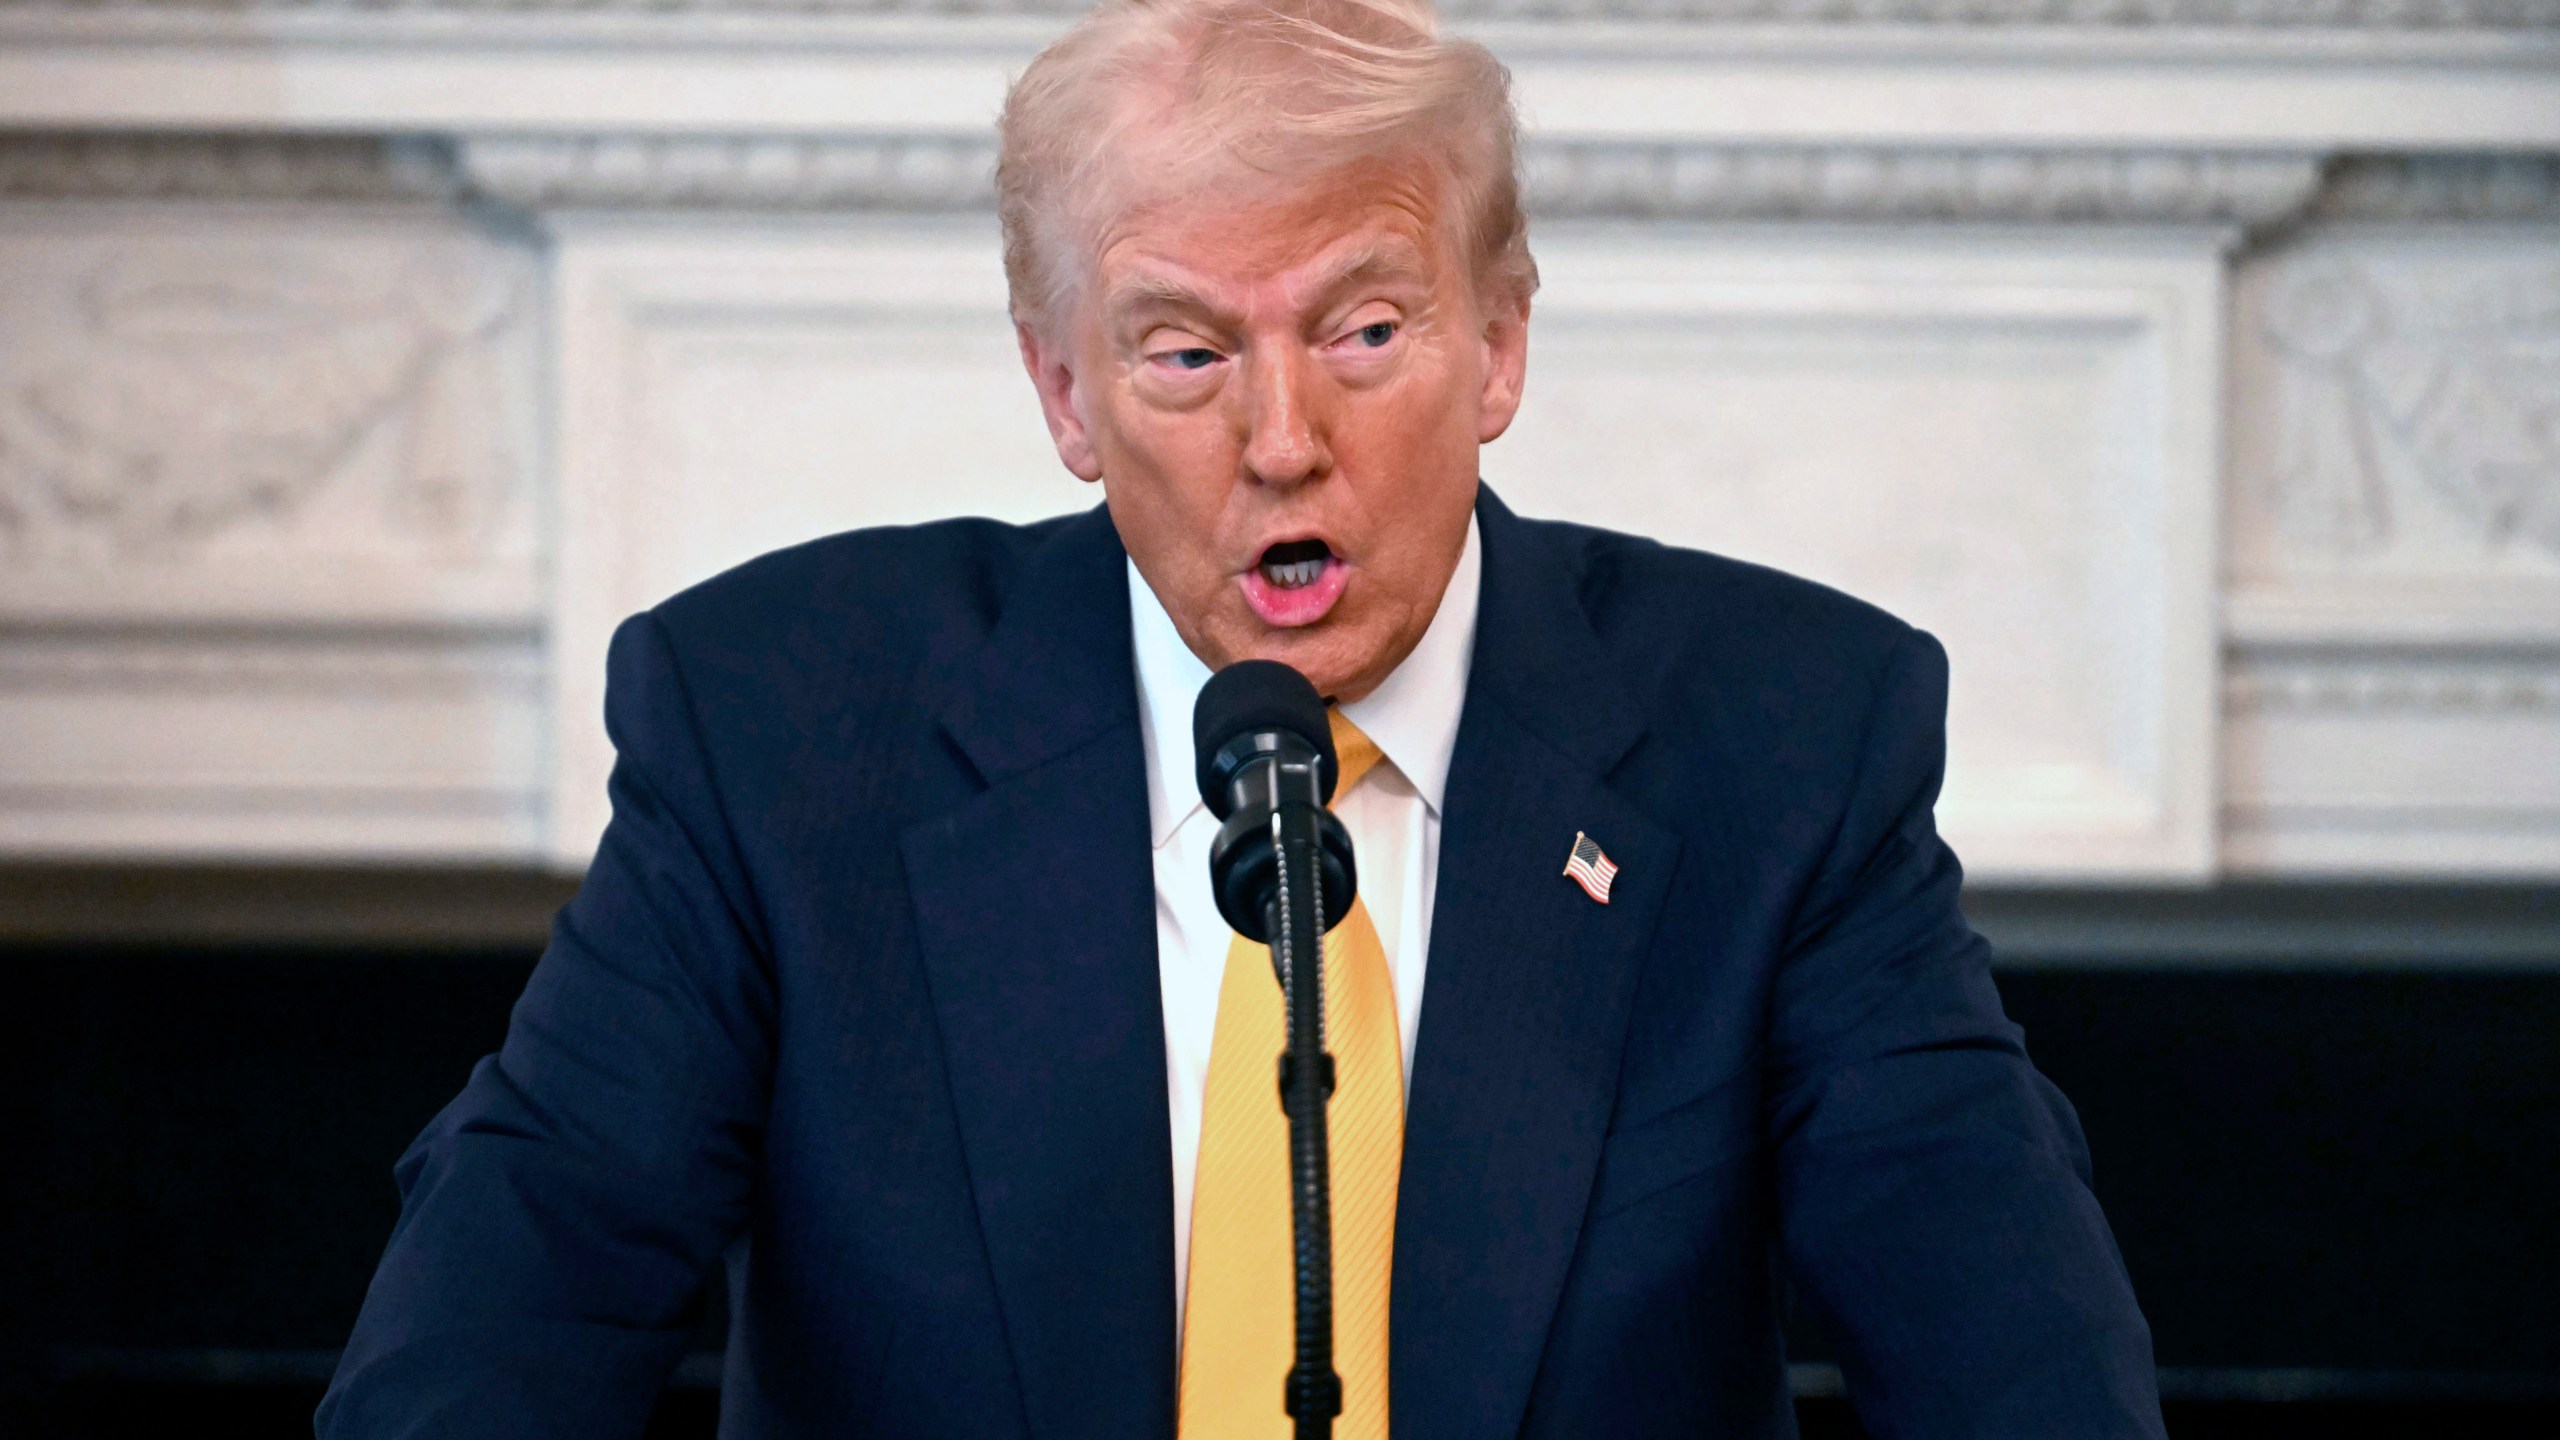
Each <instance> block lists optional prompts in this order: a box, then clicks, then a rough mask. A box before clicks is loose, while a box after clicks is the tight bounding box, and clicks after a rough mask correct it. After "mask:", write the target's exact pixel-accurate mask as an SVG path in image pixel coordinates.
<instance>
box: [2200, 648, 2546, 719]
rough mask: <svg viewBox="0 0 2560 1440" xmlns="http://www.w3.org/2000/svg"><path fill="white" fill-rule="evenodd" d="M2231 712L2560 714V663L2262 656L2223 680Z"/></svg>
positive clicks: (2445, 714)
mask: <svg viewBox="0 0 2560 1440" xmlns="http://www.w3.org/2000/svg"><path fill="white" fill-rule="evenodd" d="M2223 709H2224V711H2225V713H2227V714H2233V715H2251V714H2263V713H2301V714H2313V713H2319V714H2339V713H2345V714H2354V715H2373V716H2382V715H2407V716H2454V715H2534V716H2544V717H2551V718H2560V666H2554V665H2553V664H2552V663H2550V662H2549V661H2547V660H2546V661H2543V662H2541V663H2535V662H2533V661H2531V660H2525V659H2517V660H2511V661H2498V660H2444V659H2436V658H2429V659H2424V660H2419V659H2404V660H2397V661H2393V660H2379V659H2352V660H2327V659H2305V660H2277V659H2270V658H2254V659H2252V660H2251V661H2250V663H2249V664H2248V665H2246V666H2245V667H2240V668H2236V669H2234V670H2233V672H2232V673H2231V674H2229V675H2228V676H2227V677H2225V679H2224V682H2223Z"/></svg>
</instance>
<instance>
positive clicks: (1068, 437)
mask: <svg viewBox="0 0 2560 1440" xmlns="http://www.w3.org/2000/svg"><path fill="white" fill-rule="evenodd" d="M1013 339H1014V343H1015V344H1016V345H1018V346H1020V347H1021V350H1022V368H1023V369H1024V370H1025V371H1026V372H1028V373H1029V374H1030V376H1031V388H1032V389H1033V390H1036V391H1038V392H1039V394H1040V415H1041V418H1043V419H1045V420H1047V421H1048V422H1049V439H1050V442H1051V443H1052V444H1055V445H1056V446H1057V447H1058V460H1059V462H1060V463H1061V464H1063V465H1065V466H1066V467H1067V469H1068V470H1069V471H1070V472H1071V473H1073V474H1074V476H1075V477H1076V478H1077V479H1079V480H1085V481H1093V480H1099V479H1101V478H1102V457H1101V456H1100V455H1098V454H1096V453H1095V452H1094V448H1093V436H1092V433H1091V432H1090V431H1088V430H1087V429H1086V428H1085V423H1084V415H1083V414H1082V412H1080V411H1079V410H1078V409H1077V408H1076V376H1075V371H1074V369H1073V368H1071V367H1070V366H1069V364H1068V362H1067V352H1066V351H1065V350H1063V349H1061V348H1059V347H1057V346H1054V345H1051V344H1050V343H1049V342H1048V341H1046V340H1044V339H1042V338H1041V336H1040V334H1039V332H1038V331H1036V330H1034V329H1032V328H1031V327H1030V326H1029V325H1026V324H1024V323H1022V322H1021V321H1019V320H1017V321H1015V322H1014V326H1013Z"/></svg>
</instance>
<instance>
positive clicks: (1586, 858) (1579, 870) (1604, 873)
mask: <svg viewBox="0 0 2560 1440" xmlns="http://www.w3.org/2000/svg"><path fill="white" fill-rule="evenodd" d="M1564 873H1565V876H1566V878H1568V879H1570V880H1572V881H1573V883H1574V884H1576V885H1579V886H1581V887H1582V893H1583V894H1585V895H1588V896H1590V897H1591V898H1592V899H1594V900H1597V901H1599V902H1600V903H1601V904H1603V905H1606V904H1608V903H1609V882H1610V881H1612V880H1615V879H1617V878H1618V867H1617V866H1616V865H1615V864H1613V863H1611V861H1610V859H1609V857H1608V856H1607V855H1605V854H1602V853H1601V850H1600V842H1599V841H1597V840H1594V839H1592V838H1591V837H1590V836H1588V835H1585V834H1583V833H1582V832H1581V831H1579V830H1576V831H1574V832H1573V853H1572V854H1571V855H1568V856H1566V857H1565V862H1564Z"/></svg>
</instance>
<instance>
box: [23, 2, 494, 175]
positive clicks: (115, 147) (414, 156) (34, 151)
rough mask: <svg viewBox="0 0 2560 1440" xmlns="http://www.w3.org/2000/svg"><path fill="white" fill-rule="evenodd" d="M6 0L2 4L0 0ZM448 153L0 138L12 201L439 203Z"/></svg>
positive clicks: (257, 138)
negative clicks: (204, 200) (419, 201)
mask: <svg viewBox="0 0 2560 1440" xmlns="http://www.w3.org/2000/svg"><path fill="white" fill-rule="evenodd" d="M0 3H5V0H0ZM456 193H457V178H456V175H455V173H454V167H453V160H452V156H451V154H450V152H449V151H448V149H447V147H445V146H444V145H441V144H439V143H437V142H434V141H431V140H421V139H410V138H405V137H386V136H379V135H172V134H158V135H106V134H59V133H38V134H13V135H0V198H5V199H11V200H75V199H116V200H179V199H189V200H192V199H210V200H260V201H274V200H309V201H331V202H337V203H350V202H368V201H417V200H447V199H451V198H452V197H453V196H454V195H455V194H456Z"/></svg>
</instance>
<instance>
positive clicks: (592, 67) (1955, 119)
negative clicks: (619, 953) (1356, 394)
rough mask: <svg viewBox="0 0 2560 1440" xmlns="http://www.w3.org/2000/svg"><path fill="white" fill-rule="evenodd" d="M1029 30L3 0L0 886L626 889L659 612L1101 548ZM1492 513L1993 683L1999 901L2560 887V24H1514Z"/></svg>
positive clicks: (318, 1)
mask: <svg viewBox="0 0 2560 1440" xmlns="http://www.w3.org/2000/svg"><path fill="white" fill-rule="evenodd" d="M1066 8H1069V7H1064V6H1060V5H1056V4H1050V3H1027V4H1024V3H1013V4H1008V3H1005V0H990V3H976V4H970V3H904V4H901V3H847V0H771V3H761V0H696V3H658V0H651V3H638V0H633V3H614V0H602V3H585V0H582V3H576V4H569V3H543V0H531V3H527V0H406V3H387V4H378V5H377V4H363V5H359V4H352V3H334V0H311V3H269V4H250V5H246V6H237V5H227V4H225V5H217V4H211V3H205V4H195V3H188V0H151V3H142V0H92V3H82V4H72V5H44V4H27V3H19V0H0V335H5V336H7V337H8V343H7V344H6V345H5V346H0V853H5V854H9V855H14V856H18V857H24V858H51V859H59V858H73V857H84V856H110V857H125V858H142V857H150V858H182V859H186V858H192V859H238V858H260V859H311V860H326V861H359V862H361V861H367V860H386V861H388V860H398V861H406V862H415V861H430V862H432V861H440V860H450V861H456V862H473V863H489V862H499V863H510V864H526V865H531V864H551V865H558V866H563V867H568V868H575V867H576V866H578V865H579V864H581V863H582V862H583V859H584V856H585V854H586V852H587V849H588V847H589V846H590V845H591V844H592V841H593V837H594V834H595V831H596V828H597V826H598V825H599V824H600V823H601V818H602V812H601V803H602V776H603V772H604V768H605V766H606V765H607V764H608V763H609V750H608V749H607V747H606V745H605V742H604V739H603V735H602V731H601V727H600V724H599V723H598V720H597V711H598V706H599V703H600V698H601V697H600V693H599V687H600V685H601V682H602V669H601V663H600V657H601V649H602V645H603V641H604V637H605V636H606V634H607V633H608V632H609V630H610V627H611V626H612V624H613V623H614V621H616V620H617V619H619V618H620V617H621V616H622V615H624V614H626V613H628V612H630V611H631V610H633V609H636V608H639V607H641V606H643V605H646V604H648V603H650V602H651V601H652V600H654V599H656V598H657V597H659V596H661V595H663V594H665V593H667V592H668V591H669V590H671V589H673V588H676V587H678V586H680V585H682V584H684V583H687V582H688V581H690V580H692V579H694V578H698V577H699V576H701V575H703V574H706V573H708V572H709V571H711V570H713V569H716V568H718V567H720V566H722V565H724V564H727V563H730V562H732V561H734V560H736V559H738V558H742V557H743V556H744V555H746V554H749V553H753V552H754V551H755V550H758V549H761V548H766V547H769V546H771V545H774V544H780V543H786V542H788V541H790V540H793V539H797V538H802V537H805V536H807V535H811V534H815V533H820V532H823V531H826V530H831V529H836V528H842V527H844V526H848V525H856V524H866V523H880V522H887V521H904V520H912V519H921V518H927V517H929V516H933V515H937V514H948V513H956V512H961V511H975V512H982V513H994V514H1001V515H1008V516H1021V517H1028V516H1032V515H1038V514H1046V513H1054V512H1056V511H1058V510H1062V509H1066V508H1070V507H1073V506H1077V505H1081V504H1084V503H1088V502H1089V500H1090V498H1091V497H1090V495H1089V493H1088V492H1085V491H1082V490H1080V489H1079V488H1078V487H1077V486H1075V485H1074V483H1073V482H1072V481H1070V480H1069V479H1067V478H1066V477H1065V476H1064V475H1063V474H1062V473H1061V472H1059V471H1058V469H1057V467H1056V464H1055V461H1054V458H1052V457H1050V456H1048V455H1047V454H1046V453H1045V452H1046V446H1045V443H1044V441H1043V437H1042V432H1041V429H1040V426H1039V424H1038V421H1037V419H1036V415H1035V413H1034V411H1033V409H1032V406H1031V403H1030V398H1029V396H1028V393H1027V390H1026V388H1025V387H1024V386H1023V385H1022V383H1021V382H1020V381H1019V379H1018V378H1017V377H1016V376H1015V375H1014V374H1012V373H1011V372H1012V365H1013V362H1012V359H1011V344H1010V339H1009V336H1008V335H1007V333H1006V331H1005V327H1004V323H1003V317H1002V295H1001V282H1000V278H999V276H998V273H997V269H996V263H995V238H994V233H993V223H992V217H991V214H990V212H989V207H988V203H987V200H988V194H987V176H988V172H989V169H990V167H991V164H992V152H991V148H990V145H989V140H988V133H987V127H988V120H989V117H990V116H991V115H992V113H993V109H994V106H995V103H996V100H997V98H998V97H999V96H1000V94H1001V87H1002V84H1003V80H1004V76H1005V75H1006V73H1007V71H1008V69H1009V68H1010V67H1015V66H1018V65H1019V64H1020V63H1021V62H1022V61H1023V59H1025V58H1026V57H1027V56H1028V55H1030V54H1031V53H1032V52H1033V51H1034V50H1036V48H1037V47H1038V45H1039V44H1040V43H1041V41H1042V40H1043V38H1044V37H1046V36H1047V35H1049V34H1052V33H1054V31H1055V30H1056V28H1057V27H1058V26H1059V25H1060V24H1061V23H1062V20H1061V14H1062V12H1063V10H1065V9H1066ZM1451 8H1452V13H1453V14H1454V15H1455V16H1456V19H1455V22H1454V23H1457V24H1459V25H1462V26H1464V27H1466V28H1468V29H1469V30H1471V31H1472V32H1474V33H1476V34H1479V35H1480V36H1482V37H1483V38H1485V39H1486V40H1487V41H1488V42H1489V43H1491V44H1492V45H1494V46H1495V48H1496V49H1497V51H1498V52H1499V53H1501V54H1502V55H1503V56H1504V57H1505V58H1506V59H1507V60H1508V61H1509V62H1510V63H1511V64H1512V65H1513V66H1514V68H1515V71H1516V73H1517V75H1518V77H1519V80H1520V84H1521V88H1522V94H1523V97H1524V101H1525V103H1526V106H1527V109H1528V113H1529V117H1530V120H1531V122H1532V127H1533V128H1532V136H1531V145H1530V154H1529V165H1530V173H1531V180H1532V184H1531V192H1532V203H1533V207H1534V210H1535V213H1536V232H1535V233H1536V245H1537V248H1538V253H1539V256H1540V260H1541V264H1542V268H1543V270H1544V273H1545V276H1546V282H1547V283H1546V288H1545V290H1544V291H1543V292H1542V294H1541V297H1540V301H1539V320H1538V324H1537V327H1536V330H1535V332H1534V333H1535V340H1534V342H1533V361H1532V365H1533V381H1532V389H1531V399H1530V402H1529V406H1528V408H1527V410H1526V411H1525V412H1524V415H1523V419H1522V422H1521V424H1520V426H1519V427H1518V430H1517V431H1516V432H1515V434H1514V435H1512V436H1510V437H1507V438H1506V439H1505V440H1504V441H1503V442H1501V443H1500V444H1499V445H1497V446H1496V447H1495V448H1494V449H1492V450H1491V451H1489V452H1488V454H1487V461H1486V467H1487V474H1488V477H1489V478H1490V479H1491V480H1492V481H1493V483H1495V484H1496V486H1497V487H1498V488H1500V489H1501V490H1502V491H1503V493H1504V494H1505V496H1506V497H1507V498H1508V499H1510V500H1511V501H1512V502H1513V503H1514V504H1515V505H1516V506H1517V507H1519V508H1522V509H1524V510H1528V511H1531V512H1535V513H1546V514H1560V515H1571V516H1575V517H1579V518H1585V519H1590V520H1593V521H1596V522H1598V523H1604V524H1617V525H1621V526H1625V527H1628V528H1637V529H1643V530H1646V531H1649V532H1652V533H1656V534H1660V535H1663V536H1665V537H1666V538H1670V539H1674V540H1677V541H1680V542H1683V543H1690V544H1697V545H1703V546H1706V547H1709V548H1714V549H1718V550H1723V551H1727V552H1730V553H1736V554H1740V555H1743V556H1746V557H1748V558H1754V559H1762V560H1767V561H1770V562H1773V563H1778V564H1782V565H1785V566H1788V567H1790V568H1795V569H1799V570H1802V571H1805V572H1808V573H1811V574H1813V575H1816V576H1817V577H1819V578H1823V579H1826V580H1829V581H1831V582H1832V583H1835V584H1839V585H1842V586H1843V587H1844V588H1848V589H1850V590H1852V591H1854V592H1856V593H1860V594H1863V595H1867V596H1869V597H1871V598H1874V599H1877V600H1878V601H1880V602H1882V603H1885V604H1888V605H1890V606H1892V607H1894V608H1896V609H1897V610H1900V611H1902V612H1903V613H1906V614H1908V615H1910V616H1911V617H1912V618H1914V619H1915V620H1918V621H1919V622H1921V623H1923V624H1926V625H1928V626H1929V627H1930V628H1932V629H1933V630H1935V631H1937V632H1938V633H1939V634H1940V635H1941V636H1942V638H1944V639H1945V640H1946V641H1947V643H1948V645H1949V647H1950V649H1951V651H1952V653H1953V656H1954V661H1955V667H1956V688H1955V695H1954V714H1953V738H1952V757H1951V766H1950V774H1949V781H1948V791H1947V796H1946V800H1945V803H1944V806H1943V809H1942V813H1943V817H1944V820H1945V823H1946V825H1947V828H1948V829H1949V831H1950V832H1951V833H1952V834H1953V835H1954V836H1955V837H1956V838H1957V840H1958V842H1959V845H1960V847H1961V848H1962V850H1963V852H1964V853H1965V855H1966V856H1967V859H1968V861H1969V862H1970V864H1971V865H1972V868H1973V870H1974V873H1975V874H1976V875H1977V876H1980V877H1984V878H1989V879H1994V880H2000V881H2008V882H2017V883H2032V884H2075V883H2093V882H2104V883H2124V882H2136V883H2141V882H2157V883H2165V884H2184V883H2195V882H2199V881H2205V880H2210V879H2213V878H2216V877H2220V876H2271V875H2272V876H2288V875H2314V874H2322V875H2327V874H2355V875H2368V876H2403V875H2406V876H2421V875H2423V876H2435V877H2447V876H2471V875H2501V876H2539V877H2550V876H2554V875H2560V0H2321V3H2310V4H2301V3H2279V0H1660V3H1650V0H1516V3H1471V4H1467V5H1464V6H1453V7H1451Z"/></svg>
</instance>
